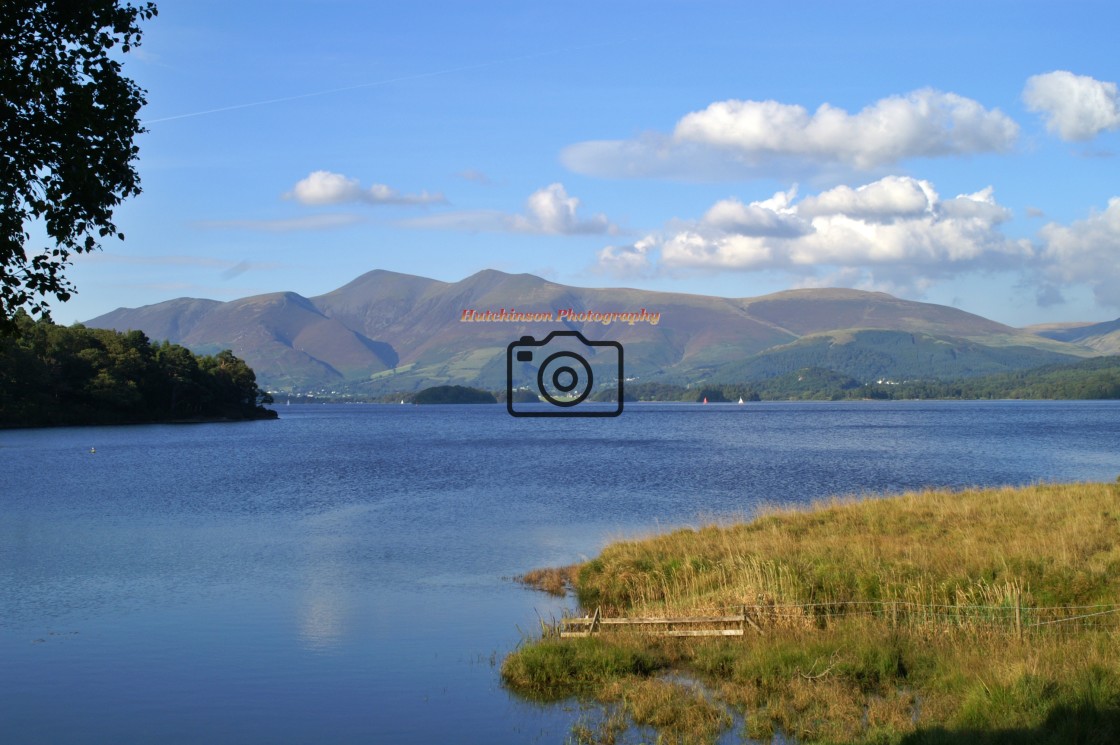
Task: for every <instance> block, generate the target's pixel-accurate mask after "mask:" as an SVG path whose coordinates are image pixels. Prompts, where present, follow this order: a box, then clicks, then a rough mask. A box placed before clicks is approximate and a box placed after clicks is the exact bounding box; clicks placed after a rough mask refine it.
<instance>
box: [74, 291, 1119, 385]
mask: <svg viewBox="0 0 1120 745" xmlns="http://www.w3.org/2000/svg"><path fill="white" fill-rule="evenodd" d="M569 309H570V310H572V311H574V312H576V313H582V312H598V313H629V312H635V313H636V312H640V311H641V310H642V309H645V310H646V312H647V314H654V313H656V314H659V318H660V320H659V322H658V323H657V324H652V323H648V322H638V323H634V324H633V325H630V324H627V323H624V322H619V321H615V322H613V323H611V324H609V325H605V324H603V323H601V322H599V321H596V320H594V319H585V320H583V321H578V320H573V319H571V318H561V317H560V313H561V312H562V311H566V310H569ZM464 311H477V312H479V313H485V312H487V311H489V312H491V313H494V314H497V313H500V312H502V311H505V312H506V313H510V312H513V311H516V312H520V313H547V314H553V315H554V317H555V320H554V321H553V322H513V323H511V322H463V321H462V317H463V313H464ZM87 325H89V326H94V327H100V328H115V329H118V330H128V329H140V330H143V331H144V332H145V333H146V334H148V336H149V337H151V338H153V339H163V338H167V339H170V340H171V341H173V342H177V343H180V344H183V345H185V346H188V347H190V348H191V349H194V350H197V351H201V352H212V351H214V350H217V349H222V348H230V349H232V350H233V352H234V353H235V354H237V355H238V356H240V357H242V358H243V359H245V360H246V361H247V362H248V363H249V364H250V365H251V366H252V367H253V368H254V370H256V372H257V375H258V378H259V379H260V380H261V381H262V384H263V385H264V386H266V387H269V388H271V389H273V390H315V389H320V388H323V387H326V388H329V389H334V390H343V389H345V390H350V391H354V392H360V393H366V394H374V393H380V392H385V391H394V390H395V391H408V390H419V389H420V388H423V387H427V386H431V385H453V384H454V385H471V386H475V387H480V388H487V389H491V390H496V389H500V388H502V387H503V386H504V384H505V350H506V346H507V345H508V344H509V343H510V342H511V341H514V340H517V339H518V338H520V337H521V336H524V335H532V336H534V337H535V338H538V339H539V338H543V337H544V336H545V335H547V334H548V333H549V332H550V331H553V330H560V329H565V328H567V329H574V330H578V331H580V332H582V333H583V334H584V335H585V336H586V337H587V338H588V339H591V340H596V339H610V340H613V341H619V342H621V343H622V344H623V347H624V348H625V350H626V371H627V375H628V376H630V377H634V378H639V379H643V380H666V381H672V382H687V383H692V382H700V381H703V380H706V379H709V378H711V377H712V376H718V377H720V378H721V379H724V378H726V377H727V376H734V375H740V376H748V377H752V376H753V377H758V378H763V377H770V376H773V375H776V374H781V373H782V372H783V371H785V372H788V371H790V370H792V369H796V368H799V367H822V368H828V369H835V370H838V371H841V372H843V373H844V374H846V375H850V376H852V377H856V378H858V379H860V380H868V381H870V380H874V379H878V378H881V377H889V378H895V377H905V378H917V377H925V378H933V377H937V378H951V377H962V376H967V375H976V374H981V373H986V372H998V371H1001V370H1014V369H1022V368H1023V367H1027V366H1032V365H1038V364H1044V363H1047V362H1059V361H1065V360H1071V359H1076V358H1079V357H1085V356H1091V355H1093V354H1095V353H1097V352H1096V350H1095V349H1093V348H1090V347H1089V346H1086V345H1081V344H1073V343H1069V342H1067V341H1063V340H1060V339H1055V338H1053V337H1050V336H1043V335H1037V334H1033V333H1029V332H1027V331H1022V330H1017V329H1013V328H1010V327H1008V326H1004V325H1002V324H999V323H996V322H994V321H990V320H988V319H986V318H982V317H980V316H977V315H974V314H971V313H966V312H964V311H961V310H958V309H956V308H949V307H946V306H941V305H933V304H930V303H917V302H913V301H909V300H901V299H899V298H895V297H892V296H890V295H886V294H884V293H876V292H862V291H859V290H843V289H819V290H791V291H788V292H780V293H776V294H773V295H767V296H764V297H758V298H738V299H736V298H721V297H709V296H704V295H689V294H683V293H668V292H650V291H645V290H635V289H594V288H580V287H569V286H566V285H561V284H557V283H554V282H549V281H547V280H544V279H541V278H540V277H536V276H533V275H530V274H506V273H503V272H499V271H495V270H486V271H482V272H479V273H477V274H474V275H472V276H470V277H467V278H466V279H463V280H461V281H459V282H441V281H438V280H434V279H427V278H424V277H415V276H411V275H406V274H398V273H394V272H387V271H382V270H376V271H372V272H368V273H367V274H363V275H362V276H360V277H358V278H356V279H355V280H353V281H352V282H350V283H348V284H346V285H344V286H342V287H340V288H338V289H337V290H334V291H332V292H329V293H326V294H325V295H319V296H317V297H313V298H305V297H302V296H300V295H297V294H295V293H291V292H280V293H269V294H265V295H257V296H254V297H248V298H242V299H240V300H235V301H232V302H228V303H220V302H217V301H213V300H196V299H190V298H180V299H176V300H169V301H167V302H164V303H158V304H156V305H149V306H145V307H143V308H135V309H123V308H122V309H119V310H116V311H113V312H112V313H107V314H105V315H104V316H101V317H99V318H95V319H92V320H90V321H89V322H88V323H87ZM872 332H874V333H872Z"/></svg>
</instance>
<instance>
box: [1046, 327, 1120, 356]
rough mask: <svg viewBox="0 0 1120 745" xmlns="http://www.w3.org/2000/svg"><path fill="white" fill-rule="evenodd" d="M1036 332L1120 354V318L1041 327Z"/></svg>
mask: <svg viewBox="0 0 1120 745" xmlns="http://www.w3.org/2000/svg"><path fill="white" fill-rule="evenodd" d="M1035 333H1036V334H1038V335H1039V336H1045V337H1047V338H1049V339H1056V340H1058V341H1064V342H1068V343H1071V344H1078V345H1081V346H1084V347H1089V348H1090V349H1095V350H1097V351H1098V352H1100V353H1101V354H1120V318H1118V319H1116V320H1115V321H1105V322H1104V323H1093V324H1084V325H1080V324H1079V325H1077V326H1071V327H1068V328H1053V329H1039V330H1038V331H1035Z"/></svg>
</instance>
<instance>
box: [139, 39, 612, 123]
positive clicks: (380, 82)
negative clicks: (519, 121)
mask: <svg viewBox="0 0 1120 745" xmlns="http://www.w3.org/2000/svg"><path fill="white" fill-rule="evenodd" d="M623 41H625V40H623ZM619 43H621V41H620V40H615V41H609V42H603V43H601V44H589V45H587V46H582V47H565V48H563V49H552V50H549V51H545V52H535V53H533V54H525V55H521V56H520V57H505V58H503V59H496V60H489V61H487V62H479V63H477V64H474V65H464V66H462V67H450V68H447V69H445V70H433V71H431V72H421V73H416V74H414V75H402V76H401V77H397V78H388V79H386V80H377V81H374V82H372V83H359V84H357V85H347V86H344V87H342V88H328V89H326V90H321V91H313V92H311V93H301V94H299V95H296V96H282V97H280V98H269V99H265V100H262V101H251V102H249V103H239V104H234V105H232V106H222V107H220V108H216V109H206V110H205V111H192V112H190V113H188V114H176V115H174V116H163V117H160V118H159V119H146V120H144V122H143V123H144V124H146V125H147V124H160V123H161V122H173V121H176V120H178V119H193V118H195V117H198V116H207V115H209V114H220V113H222V112H224V111H237V110H239V109H251V108H255V107H257V106H269V105H271V104H274V103H285V102H287V101H299V100H301V99H304V98H316V97H318V96H329V95H330V94H332V93H343V92H345V91H356V90H360V89H362V88H376V87H378V86H383V85H392V84H393V83H404V82H407V81H410V80H422V79H423V78H434V77H437V76H439V75H451V74H452V73H456V72H466V71H468V70H480V69H482V68H484V67H493V66H495V65H504V64H507V63H510V62H520V61H522V60H528V59H536V58H538V57H548V56H550V55H553V54H561V53H563V52H573V51H579V50H582V49H595V48H597V47H606V46H612V45H615V44H619Z"/></svg>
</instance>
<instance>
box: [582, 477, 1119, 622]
mask: <svg viewBox="0 0 1120 745" xmlns="http://www.w3.org/2000/svg"><path fill="white" fill-rule="evenodd" d="M1118 570H1120V485H1116V484H1061V485H1058V484H1053V485H1039V486H1032V487H1027V488H1018V489H1016V488H1005V489H983V490H980V489H974V490H967V491H961V492H950V491H927V492H917V493H908V494H903V495H899V496H896V497H892V498H886V499H883V498H864V499H846V500H841V499H833V500H831V501H828V502H823V503H819V504H816V505H814V506H813V507H812V508H811V509H808V510H795V509H789V508H786V509H771V510H769V511H768V512H766V513H764V514H762V515H760V516H759V517H757V518H756V519H755V520H753V521H751V522H749V523H744V524H738V525H730V526H725V527H720V526H715V525H710V526H706V527H703V528H700V529H698V530H694V529H682V530H677V531H675V532H672V533H669V534H667V535H661V536H656V537H652V538H648V539H645V540H639V541H622V542H619V543H615V544H612V545H611V546H608V547H607V548H606V549H604V551H603V552H602V554H601V555H600V556H599V557H597V558H596V559H594V560H592V561H590V562H588V563H586V564H584V565H583V566H582V567H580V569H579V573H578V578H577V582H576V584H577V592H578V596H579V599H580V602H581V603H582V604H583V605H584V606H585V607H594V606H597V605H599V606H602V607H603V608H604V611H605V612H610V613H613V612H630V613H632V612H635V611H650V612H653V611H657V612H665V611H673V612H677V613H688V612H692V611H694V610H699V609H703V608H711V607H721V606H722V607H729V606H737V605H744V604H747V605H755V604H759V603H773V604H804V603H822V604H825V603H827V604H844V603H859V602H867V601H888V602H895V601H897V602H900V603H912V604H919V605H922V604H924V605H947V606H957V605H997V606H998V605H1001V604H1008V603H1010V602H1011V601H1012V599H1013V598H1015V597H1018V598H1019V599H1020V600H1021V601H1022V603H1023V604H1024V605H1028V606H1033V605H1040V606H1051V605H1063V604H1076V605H1091V604H1094V603H1099V602H1107V603H1111V602H1115V601H1116V599H1117V597H1118V592H1117V591H1118V590H1120V571H1118Z"/></svg>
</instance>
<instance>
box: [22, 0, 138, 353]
mask: <svg viewBox="0 0 1120 745" xmlns="http://www.w3.org/2000/svg"><path fill="white" fill-rule="evenodd" d="M156 12H157V11H156V6H155V4H153V3H150V2H148V3H143V4H142V5H139V6H135V7H134V6H132V5H130V4H129V5H120V4H119V3H118V2H117V0H4V2H2V3H0V331H3V330H7V331H9V332H10V331H11V330H12V326H13V323H12V319H13V317H14V315H15V312H16V310H17V309H19V308H26V309H27V310H29V311H30V312H31V313H33V314H36V315H40V314H45V313H47V311H48V296H52V295H53V296H54V297H55V298H57V299H58V300H61V301H63V302H65V301H66V300H68V299H69V297H70V295H71V293H72V292H73V291H74V287H73V285H72V284H71V283H70V282H69V281H68V280H67V279H66V277H65V276H64V271H65V269H66V267H67V266H68V265H69V263H70V256H71V254H73V253H85V252H88V251H93V250H94V249H96V248H98V247H99V246H100V243H99V241H100V239H102V238H106V237H109V236H116V237H118V238H121V239H123V238H124V234H123V233H121V232H120V231H119V230H118V229H117V227H116V225H115V224H114V222H113V209H114V208H115V207H116V206H117V205H119V204H120V203H121V201H123V200H124V199H126V198H127V197H130V196H134V195H136V194H139V193H140V179H139V176H138V174H137V173H136V170H135V168H133V161H135V159H136V157H137V154H138V148H137V147H136V145H135V144H134V139H135V138H136V135H138V134H139V133H140V132H143V131H144V130H143V128H142V127H141V125H140V120H139V119H138V113H139V111H140V108H141V107H142V106H143V105H144V103H145V97H144V96H145V92H144V91H143V90H142V89H141V88H140V87H139V86H137V85H136V84H135V83H134V82H133V81H132V80H130V79H129V78H126V77H125V76H124V75H123V74H122V71H121V64H120V62H119V61H118V60H117V59H115V58H114V57H115V56H116V55H117V51H119V52H128V51H129V50H130V49H132V48H133V47H135V46H137V45H138V44H139V43H140V26H139V23H140V21H146V20H149V19H150V18H152V17H153V16H155V15H156ZM33 230H34V231H35V232H36V233H37V232H38V231H40V230H41V231H42V232H44V233H45V234H46V245H43V246H39V247H34V246H32V245H31V244H32V243H33V242H34V239H33V232H32V231H33Z"/></svg>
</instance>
